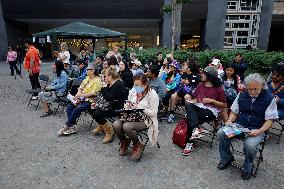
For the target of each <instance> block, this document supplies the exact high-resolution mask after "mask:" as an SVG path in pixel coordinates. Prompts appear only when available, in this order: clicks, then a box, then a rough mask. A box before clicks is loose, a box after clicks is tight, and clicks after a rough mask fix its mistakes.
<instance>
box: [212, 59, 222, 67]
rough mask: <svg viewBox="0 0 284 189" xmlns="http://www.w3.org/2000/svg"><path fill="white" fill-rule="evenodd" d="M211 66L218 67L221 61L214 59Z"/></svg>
mask: <svg viewBox="0 0 284 189" xmlns="http://www.w3.org/2000/svg"><path fill="white" fill-rule="evenodd" d="M211 64H212V65H214V66H217V65H218V64H220V60H219V59H213V61H212V62H211Z"/></svg>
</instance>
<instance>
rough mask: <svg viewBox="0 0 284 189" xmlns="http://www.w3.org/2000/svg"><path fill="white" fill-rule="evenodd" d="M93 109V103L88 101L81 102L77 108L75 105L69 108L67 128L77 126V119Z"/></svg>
mask: <svg viewBox="0 0 284 189" xmlns="http://www.w3.org/2000/svg"><path fill="white" fill-rule="evenodd" d="M90 108H91V103H90V102H87V101H83V102H81V103H80V104H79V105H77V106H75V105H74V104H73V103H70V104H68V106H67V118H68V120H67V122H66V125H67V127H72V126H73V125H75V124H76V119H77V118H78V117H80V115H81V113H82V112H85V111H87V110H89V109H90Z"/></svg>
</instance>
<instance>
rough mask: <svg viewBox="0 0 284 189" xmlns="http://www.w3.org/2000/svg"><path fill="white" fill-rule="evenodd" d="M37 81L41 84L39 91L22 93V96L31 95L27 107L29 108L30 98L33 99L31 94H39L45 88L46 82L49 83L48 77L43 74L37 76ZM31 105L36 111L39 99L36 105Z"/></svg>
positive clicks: (32, 90) (31, 90)
mask: <svg viewBox="0 0 284 189" xmlns="http://www.w3.org/2000/svg"><path fill="white" fill-rule="evenodd" d="M38 79H39V81H40V82H41V86H42V88H39V89H28V90H26V91H25V93H24V96H25V95H26V94H30V95H31V97H30V99H29V102H28V105H27V107H29V105H30V104H31V101H32V97H33V96H32V94H33V93H39V92H41V91H43V90H44V89H45V87H46V86H47V84H48V81H49V77H48V76H47V75H44V74H41V75H39V77H38ZM33 105H34V106H36V110H37V108H38V106H39V99H37V104H33Z"/></svg>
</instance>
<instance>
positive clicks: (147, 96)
mask: <svg viewBox="0 0 284 189" xmlns="http://www.w3.org/2000/svg"><path fill="white" fill-rule="evenodd" d="M158 106H159V98H158V95H157V93H156V91H155V90H154V89H151V88H150V86H149V83H148V81H147V77H146V76H145V75H144V74H140V75H136V76H135V77H134V87H133V88H132V89H131V90H130V91H129V95H128V101H127V102H126V104H125V106H124V108H125V109H144V110H143V112H144V113H145V114H146V115H147V116H148V117H149V120H148V119H146V120H145V121H143V122H125V123H123V122H121V121H120V120H116V121H115V122H114V124H113V128H114V131H115V134H116V135H117V136H118V138H119V140H120V148H119V155H120V156H125V155H126V153H127V149H128V146H129V144H130V142H131V141H132V142H133V152H132V155H131V159H132V160H137V159H139V158H140V156H141V153H142V150H143V144H141V143H140V142H139V139H138V135H137V132H139V131H143V130H145V129H147V128H149V132H148V136H149V139H150V141H151V142H152V143H153V144H155V143H156V142H157V137H158V132H159V131H158V119H157V113H158ZM126 136H127V138H126Z"/></svg>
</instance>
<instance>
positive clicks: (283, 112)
mask: <svg viewBox="0 0 284 189" xmlns="http://www.w3.org/2000/svg"><path fill="white" fill-rule="evenodd" d="M283 87H284V82H283V83H281V85H280V86H279V87H277V88H273V87H272V82H269V83H268V91H269V92H270V93H272V94H273V93H274V95H275V96H278V97H279V98H280V100H279V102H278V103H277V111H278V114H279V119H284V89H283ZM278 89H279V92H278V91H277V90H278Z"/></svg>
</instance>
